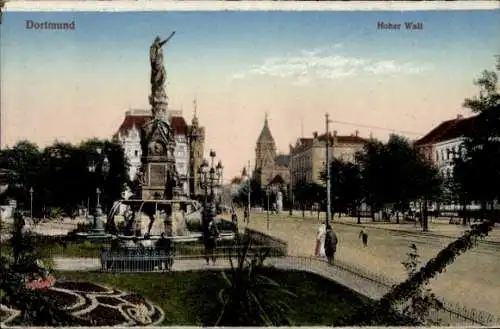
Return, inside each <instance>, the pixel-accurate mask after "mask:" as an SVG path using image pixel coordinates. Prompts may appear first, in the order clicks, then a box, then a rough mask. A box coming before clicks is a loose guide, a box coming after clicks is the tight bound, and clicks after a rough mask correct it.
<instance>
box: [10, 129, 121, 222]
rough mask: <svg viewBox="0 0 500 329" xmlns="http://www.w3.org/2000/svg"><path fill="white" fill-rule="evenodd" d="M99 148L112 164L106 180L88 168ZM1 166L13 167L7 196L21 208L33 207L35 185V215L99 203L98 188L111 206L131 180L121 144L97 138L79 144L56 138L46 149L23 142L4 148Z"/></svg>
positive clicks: (107, 204) (106, 203) (68, 213)
mask: <svg viewBox="0 0 500 329" xmlns="http://www.w3.org/2000/svg"><path fill="white" fill-rule="evenodd" d="M97 147H99V148H101V149H102V150H103V152H104V155H106V156H107V157H108V160H109V163H110V171H109V174H108V175H107V177H106V179H105V180H104V177H103V176H102V175H99V173H97V174H91V173H89V171H88V164H89V162H90V161H91V160H94V161H96V160H97V158H96V154H95V153H96V151H95V150H96V148H97ZM0 166H1V167H2V168H5V169H8V170H9V171H8V172H9V177H8V182H9V190H8V191H7V193H6V196H7V197H11V198H14V199H16V200H18V203H19V204H20V207H23V205H24V207H27V206H29V200H30V193H29V191H30V189H31V188H33V192H34V193H33V194H34V198H33V210H34V213H35V216H37V215H38V216H41V213H42V211H43V212H45V209H46V208H47V209H49V208H61V209H62V210H64V212H65V214H66V215H70V216H71V215H73V213H74V212H75V210H76V209H77V208H78V207H79V206H81V205H82V204H85V203H87V202H86V201H87V200H92V201H93V203H94V202H95V195H96V188H97V187H100V188H101V189H102V190H103V191H104V193H103V195H102V196H101V200H102V203H103V204H104V206H105V208H109V207H110V206H111V205H112V203H113V202H114V201H115V200H117V199H120V198H121V193H122V191H123V188H124V185H125V183H126V182H127V180H128V176H127V170H128V163H127V161H126V158H125V155H124V152H123V149H122V148H121V146H120V145H119V144H116V143H113V142H109V141H101V140H97V139H93V140H89V141H86V142H84V143H82V144H81V145H79V146H74V145H72V144H69V143H62V142H57V141H56V142H55V143H54V144H52V145H50V146H47V147H46V148H45V149H44V150H43V151H42V152H41V151H39V150H38V148H37V147H36V145H34V144H32V143H30V142H27V141H22V142H19V143H18V144H16V145H15V146H14V147H13V148H11V149H6V150H2V151H0ZM94 204H95V203H94Z"/></svg>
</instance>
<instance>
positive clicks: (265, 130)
mask: <svg viewBox="0 0 500 329" xmlns="http://www.w3.org/2000/svg"><path fill="white" fill-rule="evenodd" d="M269 142H272V143H274V138H273V135H272V134H271V130H270V129H269V124H268V122H267V114H266V119H265V120H264V127H262V130H261V131H260V135H259V138H258V139H257V143H269Z"/></svg>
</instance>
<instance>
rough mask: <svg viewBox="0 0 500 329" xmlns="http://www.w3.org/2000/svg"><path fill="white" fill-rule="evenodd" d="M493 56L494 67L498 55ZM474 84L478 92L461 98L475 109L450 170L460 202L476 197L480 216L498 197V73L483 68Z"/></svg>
mask: <svg viewBox="0 0 500 329" xmlns="http://www.w3.org/2000/svg"><path fill="white" fill-rule="evenodd" d="M497 58H498V62H497V70H498V69H499V66H500V57H497ZM474 84H475V85H476V86H478V87H479V95H478V96H474V97H472V98H467V99H465V101H464V107H465V108H468V109H470V110H471V111H472V112H473V113H476V117H475V118H474V126H473V128H472V129H471V130H470V131H468V132H467V135H466V137H465V142H464V151H465V152H464V154H463V155H462V156H461V157H459V158H457V159H456V160H455V170H454V174H455V176H456V178H455V180H456V185H457V189H458V192H459V193H460V195H461V197H462V199H463V201H464V204H465V202H468V201H471V200H477V201H480V203H481V217H482V218H483V219H484V218H485V217H486V216H487V206H488V204H490V205H491V206H492V205H493V203H494V200H495V199H497V200H498V199H500V192H499V189H498V186H500V93H499V92H498V74H497V72H495V71H483V72H482V74H481V76H480V77H479V79H477V80H476V81H475V82H474ZM464 208H465V207H464ZM491 208H492V207H490V209H491ZM464 221H465V220H464Z"/></svg>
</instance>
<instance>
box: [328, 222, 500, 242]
mask: <svg viewBox="0 0 500 329" xmlns="http://www.w3.org/2000/svg"><path fill="white" fill-rule="evenodd" d="M332 223H333V224H334V225H335V224H342V225H351V226H358V227H359V226H361V227H365V228H375V229H382V230H388V231H399V232H404V233H409V234H421V235H429V236H439V237H447V238H452V239H456V238H458V237H460V236H461V235H462V234H463V233H464V232H465V231H467V230H468V229H469V228H470V226H469V225H467V226H463V225H455V224H449V223H448V222H447V221H444V220H431V221H429V232H423V231H422V228H421V227H420V225H418V224H417V225H415V224H413V223H405V224H396V223H374V222H371V220H370V219H367V218H362V219H361V224H357V219H356V218H354V217H341V218H335V219H334V220H333V221H332ZM483 241H487V242H493V243H495V244H496V243H499V244H500V225H498V224H496V226H495V227H494V228H493V230H491V232H490V234H489V235H488V237H486V238H485V239H484V240H483Z"/></svg>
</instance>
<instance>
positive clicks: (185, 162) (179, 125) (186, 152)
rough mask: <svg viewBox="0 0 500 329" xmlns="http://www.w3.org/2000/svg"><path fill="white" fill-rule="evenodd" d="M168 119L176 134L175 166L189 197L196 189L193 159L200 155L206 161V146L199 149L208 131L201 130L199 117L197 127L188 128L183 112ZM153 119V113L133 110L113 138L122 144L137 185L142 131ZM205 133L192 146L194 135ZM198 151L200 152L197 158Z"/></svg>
mask: <svg viewBox="0 0 500 329" xmlns="http://www.w3.org/2000/svg"><path fill="white" fill-rule="evenodd" d="M167 114H168V116H169V117H170V124H171V126H172V128H173V130H174V133H175V142H176V146H175V151H174V152H175V162H176V168H177V172H178V173H179V178H180V181H181V185H182V190H183V193H185V194H186V195H192V193H191V192H192V191H193V190H192V186H191V184H190V182H191V181H192V179H191V177H193V176H196V175H192V173H193V172H194V173H196V171H193V170H192V164H193V162H200V164H201V161H200V160H199V159H198V160H197V161H193V158H192V156H194V155H197V156H198V158H201V159H202V158H203V143H202V144H201V148H200V145H199V140H200V139H204V129H203V128H202V127H201V128H200V127H199V126H198V119H197V118H196V116H195V117H194V118H193V125H194V126H195V127H194V128H193V127H192V126H188V125H187V123H186V121H185V119H184V117H183V116H182V111H176V110H172V111H168V113H167ZM150 119H151V111H149V110H130V111H127V112H126V113H125V118H124V120H123V122H122V124H121V125H120V127H119V129H118V131H117V132H116V134H115V135H114V136H113V139H114V140H116V141H118V142H119V143H120V144H121V145H122V147H123V150H124V153H125V157H126V158H127V160H128V162H129V165H130V167H129V173H128V174H129V179H130V180H131V181H133V180H134V179H135V178H136V175H137V173H138V171H139V170H140V168H141V156H142V150H141V145H140V129H141V127H142V126H143V125H144V124H145V123H146V122H147V121H149V120H150ZM193 130H195V131H198V132H200V131H201V132H202V135H203V138H199V139H197V141H195V143H193V144H191V135H192V131H193ZM192 149H194V150H195V151H196V152H195V154H193V150H192ZM200 149H201V151H200Z"/></svg>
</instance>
